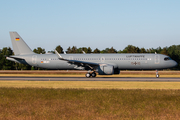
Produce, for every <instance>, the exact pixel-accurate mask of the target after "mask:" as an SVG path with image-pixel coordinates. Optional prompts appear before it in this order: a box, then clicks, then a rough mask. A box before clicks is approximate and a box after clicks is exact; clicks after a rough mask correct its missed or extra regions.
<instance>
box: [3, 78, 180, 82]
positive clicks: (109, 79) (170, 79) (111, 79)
mask: <svg viewBox="0 0 180 120" xmlns="http://www.w3.org/2000/svg"><path fill="white" fill-rule="evenodd" d="M0 80H9V81H12V80H22V81H147V82H180V78H136V77H134V78H133V77H96V78H85V77H0Z"/></svg>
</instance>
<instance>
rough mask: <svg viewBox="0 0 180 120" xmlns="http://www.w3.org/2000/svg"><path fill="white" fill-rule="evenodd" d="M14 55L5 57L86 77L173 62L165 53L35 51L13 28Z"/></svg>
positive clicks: (168, 64) (173, 65) (171, 65)
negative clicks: (83, 74) (78, 73)
mask: <svg viewBox="0 0 180 120" xmlns="http://www.w3.org/2000/svg"><path fill="white" fill-rule="evenodd" d="M9 33H10V37H11V42H12V46H13V51H14V55H12V56H8V57H6V59H7V60H10V61H14V62H17V63H21V64H27V65H30V66H35V67H40V68H46V69H53V70H55V69H57V70H87V71H88V72H87V73H86V75H85V76H86V77H87V78H89V77H96V73H98V74H99V75H113V74H120V70H156V77H157V78H158V77H159V74H158V70H160V69H167V68H172V67H175V66H177V62H176V61H174V60H172V59H171V58H170V57H169V56H166V55H162V54H156V53H154V54H152V53H139V54H137V53H126V54H125V53H124V54H118V53H115V54H86V53H85V52H83V53H84V54H66V53H64V54H59V53H58V52H57V51H56V50H55V54H36V53H34V52H33V51H32V50H31V49H30V47H29V46H28V45H27V44H26V43H25V41H24V40H23V39H22V38H21V36H20V35H19V34H18V33H17V32H9Z"/></svg>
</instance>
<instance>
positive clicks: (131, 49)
mask: <svg viewBox="0 0 180 120" xmlns="http://www.w3.org/2000/svg"><path fill="white" fill-rule="evenodd" d="M55 49H56V50H57V51H58V52H59V53H64V52H66V53H67V54H68V53H83V51H84V52H85V53H102V54H103V53H159V54H164V55H168V56H169V57H171V58H172V59H173V60H175V61H176V62H177V63H178V66H177V67H176V68H173V69H177V70H180V45H172V46H170V47H164V48H161V47H158V48H156V49H154V48H149V49H145V48H139V47H136V46H133V45H128V46H127V47H125V48H124V49H123V50H119V51H117V50H116V49H114V48H113V47H111V48H105V49H104V50H99V49H98V48H96V49H94V50H92V49H91V48H90V47H80V48H77V47H76V46H72V47H68V48H67V50H66V51H64V50H63V48H62V47H61V46H60V45H58V46H57V47H56V48H55ZM33 52H35V53H37V54H45V53H54V51H48V52H46V51H45V49H43V48H41V47H38V48H35V49H34V50H33ZM10 55H14V53H13V50H12V49H11V48H10V47H4V48H3V49H0V70H34V69H39V70H40V69H41V68H34V67H31V66H28V65H23V64H19V63H15V62H11V61H8V60H6V56H10Z"/></svg>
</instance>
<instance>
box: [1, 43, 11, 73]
mask: <svg viewBox="0 0 180 120" xmlns="http://www.w3.org/2000/svg"><path fill="white" fill-rule="evenodd" d="M10 55H13V51H12V50H11V48H10V47H9V48H7V47H5V48H3V49H2V50H1V51H0V69H1V70H13V69H14V65H13V64H14V62H12V61H9V60H6V56H10Z"/></svg>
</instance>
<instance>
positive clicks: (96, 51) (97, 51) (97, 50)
mask: <svg viewBox="0 0 180 120" xmlns="http://www.w3.org/2000/svg"><path fill="white" fill-rule="evenodd" d="M100 52H101V51H100V50H99V49H98V48H96V49H95V50H94V51H93V53H100Z"/></svg>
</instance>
